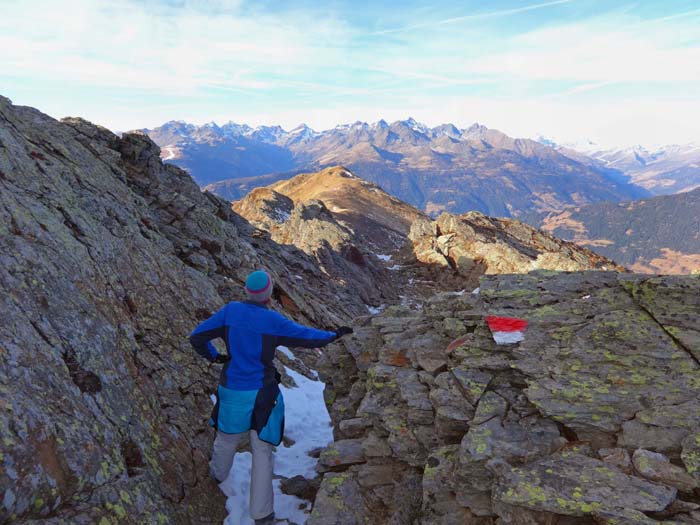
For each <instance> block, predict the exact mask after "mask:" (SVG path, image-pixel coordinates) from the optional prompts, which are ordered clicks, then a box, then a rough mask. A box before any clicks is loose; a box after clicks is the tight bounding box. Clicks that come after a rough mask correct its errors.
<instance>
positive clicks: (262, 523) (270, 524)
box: [255, 512, 275, 525]
mask: <svg viewBox="0 0 700 525" xmlns="http://www.w3.org/2000/svg"><path fill="white" fill-rule="evenodd" d="M274 523H275V513H274V512H273V513H271V514H269V515H267V516H265V517H264V518H260V519H259V520H255V525H274Z"/></svg>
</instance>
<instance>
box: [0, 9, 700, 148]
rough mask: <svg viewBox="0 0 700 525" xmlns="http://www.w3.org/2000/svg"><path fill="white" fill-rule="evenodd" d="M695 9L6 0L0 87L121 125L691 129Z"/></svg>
mask: <svg viewBox="0 0 700 525" xmlns="http://www.w3.org/2000/svg"><path fill="white" fill-rule="evenodd" d="M693 4H694V2H691V1H690V0H674V1H673V2H668V1H661V0H650V1H649V2H644V3H632V2H626V1H624V0H555V1H540V2H537V1H532V0H530V1H526V0H494V1H486V0H475V1H473V2H469V3H467V4H465V3H464V2H457V1H455V2H450V1H445V2H441V3H438V4H432V5H430V6H428V7H426V6H425V5H424V4H422V5H418V4H414V3H413V2H412V1H411V0H407V2H405V5H404V6H403V7H402V9H401V10H396V9H392V8H391V7H390V6H384V5H383V4H381V3H372V4H367V6H364V7H363V4H362V2H360V3H359V4H351V3H350V2H347V3H345V2H336V3H332V4H328V3H321V2H318V3H314V2H309V1H305V2H303V3H301V4H299V5H296V4H295V3H294V2H289V3H285V4H284V5H277V4H269V5H267V6H266V5H265V4H264V3H261V2H255V3H251V2H246V1H244V0H161V1H159V2H136V1H132V0H101V1H93V0H65V1H63V2H60V3H59V2H54V1H52V0H18V1H16V2H0V48H1V49H3V53H2V54H1V55H0V85H1V86H2V90H3V93H2V94H4V95H9V96H10V97H11V98H13V99H14V100H15V101H16V102H19V103H25V104H30V105H34V106H37V107H39V108H40V109H43V110H45V111H48V112H49V113H51V114H54V115H56V116H63V115H66V114H74V115H83V116H86V117H87V118H91V119H93V120H96V121H98V122H100V123H102V124H105V125H107V126H109V127H112V128H114V129H126V128H134V127H142V126H154V125H158V124H160V123H162V122H163V121H165V120H170V119H174V118H175V119H179V118H183V119H186V120H192V121H195V122H205V121H211V120H212V119H214V120H224V119H229V118H230V119H233V120H237V121H247V122H248V123H250V124H262V123H267V124H278V123H279V124H282V125H285V126H286V127H293V126H295V125H296V124H298V123H299V122H300V121H306V122H308V123H309V124H311V125H312V126H314V127H316V128H326V127H332V126H334V125H336V124H338V123H340V122H343V121H346V120H349V121H355V120H358V119H359V120H367V121H374V120H378V119H380V118H386V119H392V118H405V117H406V116H408V115H413V116H414V117H416V118H421V119H423V120H425V121H426V123H428V124H433V125H434V124H439V123H441V122H442V121H446V120H450V121H453V122H455V124H457V125H459V126H466V125H469V124H471V123H472V122H474V121H475V120H479V121H481V122H483V123H485V124H486V125H489V126H493V127H500V128H502V129H503V131H505V132H507V133H511V134H516V135H521V136H523V135H524V136H532V135H533V134H535V133H541V132H544V133H545V134H548V135H552V136H555V137H562V138H564V139H568V140H577V139H580V138H583V136H585V137H586V138H593V139H597V140H602V141H609V142H618V143H627V142H632V141H634V142H647V143H650V142H656V141H663V140H664V137H667V139H666V141H667V142H683V141H688V142H689V141H691V140H697V137H696V136H693V133H694V132H693V129H692V126H691V125H689V122H690V121H692V120H694V121H695V122H697V121H700V107H699V106H700V102H698V101H699V100H700V44H699V43H698V37H697V35H698V34H699V33H700V31H699V30H698V28H699V27H700V9H697V8H695V7H694V5H693ZM329 5H330V6H331V7H329ZM577 135H578V136H577Z"/></svg>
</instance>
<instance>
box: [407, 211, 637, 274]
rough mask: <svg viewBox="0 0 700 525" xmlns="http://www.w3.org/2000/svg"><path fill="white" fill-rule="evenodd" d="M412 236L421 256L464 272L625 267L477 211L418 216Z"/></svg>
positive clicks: (436, 263)
mask: <svg viewBox="0 0 700 525" xmlns="http://www.w3.org/2000/svg"><path fill="white" fill-rule="evenodd" d="M409 238H410V240H411V241H412V243H413V252H414V254H415V257H416V259H417V260H418V261H420V262H422V263H426V264H433V265H437V266H438V267H445V268H452V269H453V270H454V271H455V272H456V273H459V274H461V275H464V276H480V275H482V274H501V273H527V272H530V271H533V270H557V271H583V270H598V269H599V270H618V271H623V270H624V269H623V268H622V267H620V266H618V265H616V264H615V263H614V262H612V261H610V260H608V259H605V258H604V257H601V256H599V255H597V254H595V253H593V252H591V251H590V250H587V249H584V248H580V247H579V246H577V245H575V244H573V243H569V242H565V241H561V240H559V239H557V238H555V237H552V236H551V235H547V234H546V233H543V232H541V231H539V230H536V229H535V228H533V227H531V226H528V225H527V224H525V223H522V222H520V221H517V220H514V219H501V218H493V217H487V216H485V215H482V214H481V213H478V212H470V213H465V214H463V215H450V214H448V213H443V214H442V215H440V217H439V218H438V219H437V220H436V221H435V222H431V221H427V220H422V221H421V220H418V221H416V222H414V223H413V225H412V226H411V232H410V234H409Z"/></svg>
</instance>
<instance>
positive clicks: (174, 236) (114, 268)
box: [0, 98, 366, 525]
mask: <svg viewBox="0 0 700 525" xmlns="http://www.w3.org/2000/svg"><path fill="white" fill-rule="evenodd" d="M0 189H1V192H0V288H1V289H2V291H3V293H2V294H0V311H2V323H0V341H1V344H0V370H1V371H2V373H1V374H0V405H1V406H2V411H0V437H1V440H0V492H2V493H3V504H2V505H1V506H0V522H3V523H4V522H13V523H44V524H59V523H71V524H92V523H100V524H101V525H109V524H117V523H119V524H122V523H125V524H128V523H149V524H151V523H182V524H185V523H187V524H191V523H221V522H222V521H223V519H224V512H225V510H224V501H223V495H222V494H221V493H220V491H219V490H218V489H217V487H216V485H215V484H213V483H212V482H211V480H210V479H209V477H208V472H207V461H208V454H209V450H210V446H211V440H212V437H213V436H212V433H211V432H210V431H209V429H208V428H207V418H208V415H209V411H210V409H211V401H210V398H209V394H210V393H211V392H212V390H213V388H214V387H215V385H216V383H217V374H218V367H216V366H212V365H208V364H207V363H206V362H205V361H204V360H202V359H200V358H199V357H198V356H196V354H195V353H194V352H193V351H192V349H191V348H190V347H189V343H188V341H187V336H188V334H189V332H190V331H191V330H192V328H193V327H194V326H195V325H196V324H197V323H198V322H199V321H200V320H202V319H204V318H206V317H207V316H209V315H210V313H211V312H213V311H215V310H216V309H218V308H219V307H220V306H222V305H223V304H224V303H225V302H226V301H229V300H234V299H240V298H241V293H242V287H241V284H242V282H243V280H244V279H245V276H246V274H247V273H248V272H249V271H250V270H252V269H254V268H259V267H264V268H267V269H268V270H269V271H270V272H271V273H272V274H273V276H274V279H275V281H276V283H277V287H276V292H275V296H274V305H275V307H277V308H283V309H284V310H285V311H286V313H287V314H288V315H291V316H293V317H296V318H297V319H298V320H301V321H306V322H309V323H313V324H316V325H320V326H332V325H337V324H339V323H343V324H345V323H347V322H348V319H349V318H350V317H353V316H356V315H360V314H362V313H363V312H366V308H365V306H364V304H363V303H362V302H361V300H360V299H359V298H358V297H357V294H355V293H354V291H353V289H352V287H351V285H350V284H346V285H344V286H343V285H339V284H336V283H332V282H330V281H328V280H327V279H321V278H319V277H320V271H319V269H318V268H317V265H316V263H315V261H314V260H313V259H312V258H310V257H309V256H307V255H306V254H304V253H303V252H301V251H300V250H298V249H297V248H295V247H293V246H283V245H279V244H277V243H275V242H273V241H271V240H270V239H269V238H267V237H265V236H260V235H259V233H260V232H259V230H257V229H255V228H253V227H252V226H250V225H249V224H248V223H247V222H246V221H245V220H244V219H242V218H241V217H240V216H238V215H236V214H235V213H233V212H232V211H231V209H230V204H229V203H228V202H225V201H223V200H221V199H219V198H217V197H215V196H213V195H209V194H203V193H201V192H200V190H199V188H198V186H197V185H196V184H195V183H194V181H193V180H192V179H191V177H190V176H189V175H188V174H187V173H185V172H184V171H182V170H181V169H179V168H177V167H175V166H172V165H164V164H163V163H162V162H161V160H160V150H159V148H158V147H157V146H156V145H155V144H154V143H153V142H152V141H151V140H150V139H149V138H148V137H147V136H146V135H144V134H141V133H130V134H125V135H123V136H122V137H121V138H120V137H117V136H116V135H114V134H112V133H111V132H109V131H107V130H105V129H103V128H100V127H98V126H95V125H92V124H90V123H88V122H86V121H84V120H81V119H66V120H64V121H62V122H58V121H56V120H54V119H52V118H50V117H48V116H46V115H44V114H42V113H40V112H39V111H37V110H35V109H32V108H27V107H19V106H13V105H12V104H11V102H10V101H9V100H8V99H5V98H0ZM297 276H301V277H302V279H304V280H308V282H313V283H314V286H313V287H309V286H307V285H302V284H300V282H299V279H298V278H297Z"/></svg>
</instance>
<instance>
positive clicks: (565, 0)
mask: <svg viewBox="0 0 700 525" xmlns="http://www.w3.org/2000/svg"><path fill="white" fill-rule="evenodd" d="M575 1H576V0H554V1H552V2H543V3H539V4H530V5H525V6H522V7H515V8H512V9H501V10H497V11H486V12H483V13H475V14H471V15H464V16H455V17H451V18H444V19H442V20H435V21H433V22H423V23H420V24H411V25H407V26H403V27H394V28H390V29H380V30H378V31H372V32H371V33H369V35H387V34H390V33H402V32H404V31H415V30H416V29H427V28H439V27H440V26H445V25H448V24H458V23H460V22H466V21H469V20H479V19H486V18H498V17H503V16H510V15H516V14H518V13H525V12H527V11H534V10H535V9H543V8H545V7H552V6H556V5H561V4H570V3H571V2H575Z"/></svg>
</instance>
